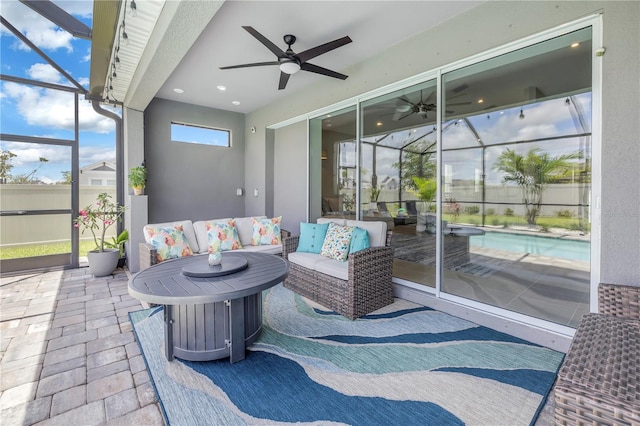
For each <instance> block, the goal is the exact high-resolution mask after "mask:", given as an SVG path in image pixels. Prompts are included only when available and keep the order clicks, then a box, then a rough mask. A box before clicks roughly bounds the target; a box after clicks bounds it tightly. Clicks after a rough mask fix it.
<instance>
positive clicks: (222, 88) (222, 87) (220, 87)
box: [216, 86, 227, 92]
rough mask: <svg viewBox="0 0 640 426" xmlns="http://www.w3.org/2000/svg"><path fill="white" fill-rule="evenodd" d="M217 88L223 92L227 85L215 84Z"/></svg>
mask: <svg viewBox="0 0 640 426" xmlns="http://www.w3.org/2000/svg"><path fill="white" fill-rule="evenodd" d="M216 87H217V88H218V90H220V91H221V92H224V91H225V90H227V86H216Z"/></svg>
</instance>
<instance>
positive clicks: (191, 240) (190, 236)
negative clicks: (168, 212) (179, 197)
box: [142, 220, 207, 253]
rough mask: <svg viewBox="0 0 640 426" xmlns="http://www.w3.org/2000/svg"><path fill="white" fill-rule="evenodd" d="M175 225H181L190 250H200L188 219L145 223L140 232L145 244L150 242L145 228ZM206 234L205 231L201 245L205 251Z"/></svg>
mask: <svg viewBox="0 0 640 426" xmlns="http://www.w3.org/2000/svg"><path fill="white" fill-rule="evenodd" d="M175 226H182V232H184V235H185V236H186V237H187V243H188V244H189V248H190V249H191V251H192V252H193V253H198V252H200V246H199V241H198V239H197V238H196V234H195V232H194V229H193V223H192V222H191V221H190V220H180V221H175V222H163V223H150V224H148V225H145V226H144V227H143V228H142V233H143V234H144V241H145V242H146V243H147V244H151V240H150V239H149V238H148V234H147V228H173V227H175ZM206 235H207V234H206V232H205V238H204V240H203V241H204V242H205V244H204V246H203V250H204V252H206V250H207V244H206V241H207V238H206Z"/></svg>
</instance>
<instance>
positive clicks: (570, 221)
mask: <svg viewBox="0 0 640 426" xmlns="http://www.w3.org/2000/svg"><path fill="white" fill-rule="evenodd" d="M442 218H443V219H444V220H446V221H448V222H457V223H470V224H472V225H481V224H482V216H480V215H479V214H460V215H458V217H457V218H454V217H453V215H451V214H444V215H442ZM484 221H485V225H493V226H502V227H505V228H508V227H509V226H527V221H526V220H525V219H524V217H521V216H505V215H487V216H485V219H484ZM536 225H538V226H540V227H542V228H543V229H544V228H547V229H548V228H564V229H569V230H580V222H579V221H578V219H576V218H567V217H557V216H540V217H538V218H537V220H536ZM583 226H585V227H586V229H583V231H585V232H590V231H591V224H590V223H584V224H583Z"/></svg>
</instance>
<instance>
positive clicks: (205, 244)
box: [187, 217, 242, 253]
mask: <svg viewBox="0 0 640 426" xmlns="http://www.w3.org/2000/svg"><path fill="white" fill-rule="evenodd" d="M230 220H231V218H230V217H226V218H222V219H209V220H199V221H197V222H194V223H193V225H192V228H193V233H194V236H195V239H196V240H197V241H198V247H200V248H199V250H198V252H199V253H207V252H208V251H209V235H208V233H207V228H206V227H205V223H207V222H229V221H230ZM187 238H189V235H187ZM241 241H242V239H241ZM191 248H193V246H191ZM194 251H195V250H194Z"/></svg>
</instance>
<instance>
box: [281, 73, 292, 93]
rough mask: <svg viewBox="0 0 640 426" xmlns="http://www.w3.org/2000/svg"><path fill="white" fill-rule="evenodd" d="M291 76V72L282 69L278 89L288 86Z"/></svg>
mask: <svg viewBox="0 0 640 426" xmlns="http://www.w3.org/2000/svg"><path fill="white" fill-rule="evenodd" d="M289 77H291V74H287V73H286V72H282V71H280V83H278V90H284V88H285V87H287V82H288V81H289Z"/></svg>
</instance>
